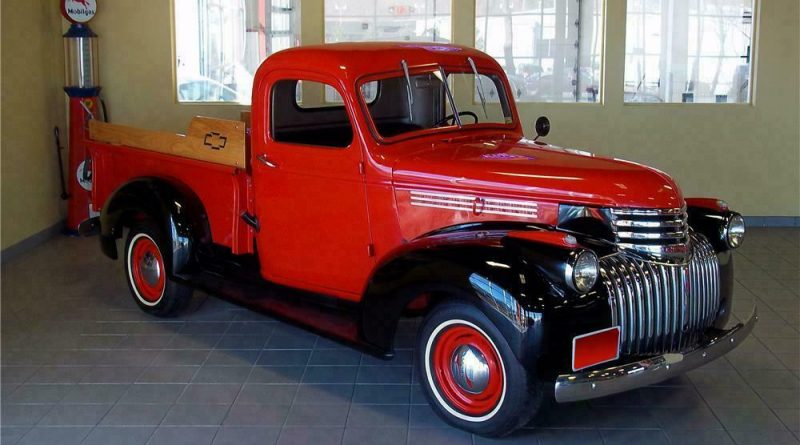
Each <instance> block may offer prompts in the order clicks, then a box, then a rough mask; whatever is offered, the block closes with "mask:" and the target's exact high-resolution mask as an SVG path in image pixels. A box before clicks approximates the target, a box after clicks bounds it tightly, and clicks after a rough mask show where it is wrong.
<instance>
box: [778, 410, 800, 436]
mask: <svg viewBox="0 0 800 445" xmlns="http://www.w3.org/2000/svg"><path fill="white" fill-rule="evenodd" d="M773 411H774V412H775V415H777V416H778V418H779V419H781V422H783V424H784V425H785V426H786V428H788V429H789V431H792V432H795V433H797V432H800V410H798V409H784V408H779V409H774V410H773Z"/></svg>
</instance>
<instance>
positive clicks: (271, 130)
mask: <svg viewBox="0 0 800 445" xmlns="http://www.w3.org/2000/svg"><path fill="white" fill-rule="evenodd" d="M313 77H315V76H314V75H313V74H308V73H302V74H299V75H283V76H280V77H277V78H275V79H272V80H271V81H270V82H269V89H268V95H267V100H266V106H267V125H266V130H267V131H266V138H267V140H266V143H267V144H279V145H291V146H298V147H306V148H312V149H323V150H336V151H344V150H350V149H351V148H352V147H353V146H354V145H355V143H356V140H357V139H358V131H357V127H356V125H355V119H354V116H353V114H352V113H351V112H350V107H348V106H347V99H346V96H345V95H344V94H342V90H341V88H339V87H338V86H336V85H334V84H333V83H330V82H328V81H324V80H320V79H314V78H313ZM284 81H293V82H295V88H297V86H296V85H297V83H296V82H314V83H318V84H320V85H322V87H323V91H324V88H325V87H327V86H330V87H331V88H333V89H334V90H336V92H337V93H338V94H339V96H341V97H342V103H341V104H331V105H327V104H325V102H323V104H324V105H322V106H319V107H313V108H312V107H309V108H303V107H301V106H300V104H299V103H298V102H297V99H296V97H297V96H296V95H293V97H295V100H293V101H292V106H293V107H294V108H295V110H296V111H297V112H300V113H304V114H314V113H319V112H324V111H328V110H331V109H336V108H342V109H343V110H344V113H345V116H347V121H348V123H349V124H350V130H351V132H352V137H351V138H350V143H349V144H347V145H346V146H337V145H317V144H304V143H299V142H287V141H279V140H277V139H275V115H274V113H273V109H274V107H273V101H274V93H273V92H274V90H275V87H276V86H277V85H278V84H279V83H280V82H284ZM323 100H324V93H323Z"/></svg>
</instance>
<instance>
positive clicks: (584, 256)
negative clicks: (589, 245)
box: [564, 250, 600, 293]
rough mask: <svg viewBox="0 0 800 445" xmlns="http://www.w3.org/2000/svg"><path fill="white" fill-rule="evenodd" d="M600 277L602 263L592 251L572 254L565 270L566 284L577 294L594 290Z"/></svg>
mask: <svg viewBox="0 0 800 445" xmlns="http://www.w3.org/2000/svg"><path fill="white" fill-rule="evenodd" d="M599 276H600V262H599V260H598V259H597V255H596V254H595V253H594V252H592V251H591V250H576V251H573V252H572V253H570V256H569V259H568V260H567V265H566V267H565V269H564V282H566V283H567V285H568V286H569V287H570V288H571V289H572V290H574V291H575V292H580V293H586V292H589V291H590V290H592V288H593V287H594V285H595V284H597V279H598V277H599Z"/></svg>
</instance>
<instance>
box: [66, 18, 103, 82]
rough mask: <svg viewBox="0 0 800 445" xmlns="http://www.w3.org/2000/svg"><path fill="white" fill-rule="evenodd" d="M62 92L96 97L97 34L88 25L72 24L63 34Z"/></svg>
mask: <svg viewBox="0 0 800 445" xmlns="http://www.w3.org/2000/svg"><path fill="white" fill-rule="evenodd" d="M64 60H65V65H66V66H65V67H64V68H65V70H64V79H65V82H64V90H65V91H66V92H67V94H69V95H70V96H71V97H72V96H96V95H97V93H98V92H99V90H100V86H99V85H100V81H99V77H98V62H97V34H95V33H94V32H92V30H91V29H89V26H88V25H84V24H75V23H74V24H72V26H70V27H69V30H68V31H67V33H66V34H64Z"/></svg>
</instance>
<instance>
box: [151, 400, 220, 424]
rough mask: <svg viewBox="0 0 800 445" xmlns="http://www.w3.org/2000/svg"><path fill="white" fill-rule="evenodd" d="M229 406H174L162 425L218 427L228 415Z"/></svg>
mask: <svg viewBox="0 0 800 445" xmlns="http://www.w3.org/2000/svg"><path fill="white" fill-rule="evenodd" d="M229 408H230V405H186V404H181V405H174V406H173V407H172V408H171V409H170V410H169V412H168V413H167V416H166V417H164V420H163V421H162V422H161V424H162V425H168V426H193V425H194V426H218V425H221V424H222V420H223V419H225V416H226V415H227V414H228V409H229Z"/></svg>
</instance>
